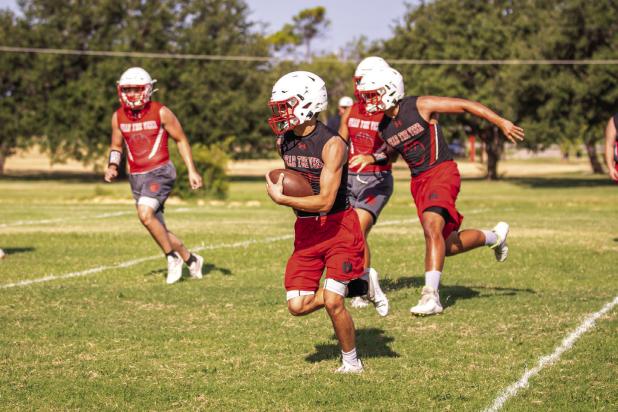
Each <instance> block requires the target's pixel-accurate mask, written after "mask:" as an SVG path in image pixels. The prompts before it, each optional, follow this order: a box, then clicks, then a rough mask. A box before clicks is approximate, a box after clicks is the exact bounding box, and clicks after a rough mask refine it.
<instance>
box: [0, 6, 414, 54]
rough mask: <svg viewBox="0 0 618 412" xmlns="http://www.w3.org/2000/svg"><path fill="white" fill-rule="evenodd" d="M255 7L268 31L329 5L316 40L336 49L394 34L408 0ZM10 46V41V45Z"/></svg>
mask: <svg viewBox="0 0 618 412" xmlns="http://www.w3.org/2000/svg"><path fill="white" fill-rule="evenodd" d="M245 1H246V2H247V4H248V5H249V8H250V9H251V11H252V12H251V14H250V19H251V20H252V21H260V22H262V23H265V24H266V26H265V29H264V32H265V33H267V34H270V33H273V32H275V31H277V30H279V29H280V28H281V27H283V25H284V24H285V23H291V22H292V16H294V15H296V14H297V13H298V12H299V11H301V10H303V9H307V8H312V7H316V6H323V7H324V8H326V16H327V18H328V19H329V20H330V21H331V26H330V28H329V29H328V31H327V32H326V34H325V36H324V37H323V38H320V39H317V40H315V42H314V43H313V45H312V49H313V50H314V51H323V52H336V51H338V50H339V49H341V48H343V47H344V46H345V45H346V44H348V43H350V42H352V41H353V40H355V39H358V38H360V37H361V36H362V35H364V36H366V37H367V39H368V40H369V41H374V40H382V39H386V38H388V37H390V35H391V34H392V28H393V27H394V26H395V24H396V22H399V21H401V19H402V17H403V15H404V13H405V11H406V6H405V4H406V2H408V3H414V1H411V0H410V1H406V0H381V1H380V0H245ZM7 7H8V8H10V9H12V10H14V11H18V10H19V9H18V7H17V1H16V0H0V8H7ZM7 46H8V45H7Z"/></svg>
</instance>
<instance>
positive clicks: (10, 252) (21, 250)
mask: <svg viewBox="0 0 618 412" xmlns="http://www.w3.org/2000/svg"><path fill="white" fill-rule="evenodd" d="M2 250H3V251H4V253H6V254H7V255H17V254H18V253H30V252H34V250H35V249H34V248H33V247H5V248H2Z"/></svg>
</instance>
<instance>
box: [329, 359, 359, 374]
mask: <svg viewBox="0 0 618 412" xmlns="http://www.w3.org/2000/svg"><path fill="white" fill-rule="evenodd" d="M363 370H364V369H363V363H362V362H361V360H360V359H358V365H351V364H349V363H347V362H346V361H341V366H340V367H339V368H338V369H337V370H336V371H335V372H336V373H362V372H363Z"/></svg>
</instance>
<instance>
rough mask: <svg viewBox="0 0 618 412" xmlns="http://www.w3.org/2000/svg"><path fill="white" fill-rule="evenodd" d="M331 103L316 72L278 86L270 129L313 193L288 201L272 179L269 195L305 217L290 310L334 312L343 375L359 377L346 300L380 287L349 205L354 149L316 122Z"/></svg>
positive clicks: (292, 270) (291, 265) (289, 278)
mask: <svg viewBox="0 0 618 412" xmlns="http://www.w3.org/2000/svg"><path fill="white" fill-rule="evenodd" d="M327 103H328V100H327V95H326V87H325V84H324V81H323V80H322V79H321V78H320V77H319V76H317V75H315V74H313V73H310V72H305V71H296V72H292V73H288V74H286V75H285V76H283V77H282V78H280V79H279V80H278V81H277V82H276V83H275V85H274V87H273V90H272V97H271V99H270V102H269V106H270V108H271V110H272V116H271V117H270V119H269V124H270V126H271V127H272V129H273V131H274V132H275V134H276V135H277V136H278V138H277V148H278V151H279V154H280V155H281V157H282V159H283V161H284V163H285V167H286V169H291V170H293V171H296V172H300V173H301V174H302V175H303V176H304V177H305V178H306V179H307V181H308V182H309V184H310V185H311V188H312V191H313V195H311V196H306V197H292V196H286V195H285V194H284V181H283V174H281V175H280V176H279V178H278V179H277V181H276V182H274V181H272V180H271V179H270V177H269V175H268V174H267V175H266V182H267V184H266V189H267V192H268V195H269V196H270V197H271V199H272V200H273V201H274V202H275V203H277V204H280V205H283V206H289V207H291V208H293V209H294V212H295V213H296V216H297V219H296V223H295V225H294V231H295V239H294V252H293V253H292V256H291V257H290V259H289V260H288V263H287V266H286V269H285V281H284V283H285V289H286V294H287V304H288V310H289V311H290V313H291V314H292V315H294V316H303V315H307V314H309V313H311V312H314V311H316V310H318V309H321V308H323V307H324V308H326V311H327V312H328V315H329V317H330V319H331V321H332V324H333V328H334V330H335V335H336V336H337V340H338V341H339V345H340V347H341V352H342V358H343V359H342V365H341V367H340V368H339V369H338V370H337V372H340V373H359V372H362V371H363V365H362V363H361V361H360V359H358V357H357V355H356V337H355V334H356V332H355V329H354V322H353V320H352V317H351V316H350V313H349V312H348V311H347V309H346V307H345V304H344V298H345V297H346V296H360V295H364V294H367V293H368V289H370V288H371V289H373V286H372V284H371V282H368V281H367V280H366V278H365V279H363V272H364V265H363V260H364V253H365V240H364V238H363V233H362V231H361V228H360V224H359V222H358V216H357V214H356V213H355V212H354V210H353V209H352V208H351V207H350V204H349V200H348V192H347V187H346V181H347V174H348V144H347V142H346V141H345V140H343V139H342V138H341V136H339V135H338V134H337V132H336V131H334V130H331V129H329V128H328V127H327V126H325V125H324V124H323V123H321V122H319V121H317V120H316V118H317V114H318V113H319V112H321V111H323V110H325V109H326V106H327ZM324 268H326V280H325V282H324V287H323V288H320V279H321V278H322V273H323V272H324ZM372 292H373V291H369V294H371V293H372Z"/></svg>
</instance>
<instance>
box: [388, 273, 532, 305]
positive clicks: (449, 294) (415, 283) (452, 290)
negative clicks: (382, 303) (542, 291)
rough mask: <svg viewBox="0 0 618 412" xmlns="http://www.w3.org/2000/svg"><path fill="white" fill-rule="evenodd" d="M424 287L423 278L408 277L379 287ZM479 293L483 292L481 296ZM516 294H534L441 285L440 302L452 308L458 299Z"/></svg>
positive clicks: (496, 288) (481, 287)
mask: <svg viewBox="0 0 618 412" xmlns="http://www.w3.org/2000/svg"><path fill="white" fill-rule="evenodd" d="M424 285H425V278H424V277H423V276H408V277H402V278H398V279H394V280H393V279H382V280H381V281H380V286H381V287H382V290H384V291H385V292H389V291H396V290H399V289H409V288H421V287H423V286H424ZM481 291H485V292H486V293H483V294H482V295H481ZM518 293H536V292H535V291H534V290H533V289H530V288H526V289H518V288H504V287H500V286H497V287H492V286H462V285H444V284H443V285H442V286H441V287H440V300H441V301H442V306H443V307H445V308H447V307H449V306H453V305H454V304H455V303H456V302H457V301H458V300H459V299H472V298H489V297H493V296H514V295H516V294H518Z"/></svg>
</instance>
